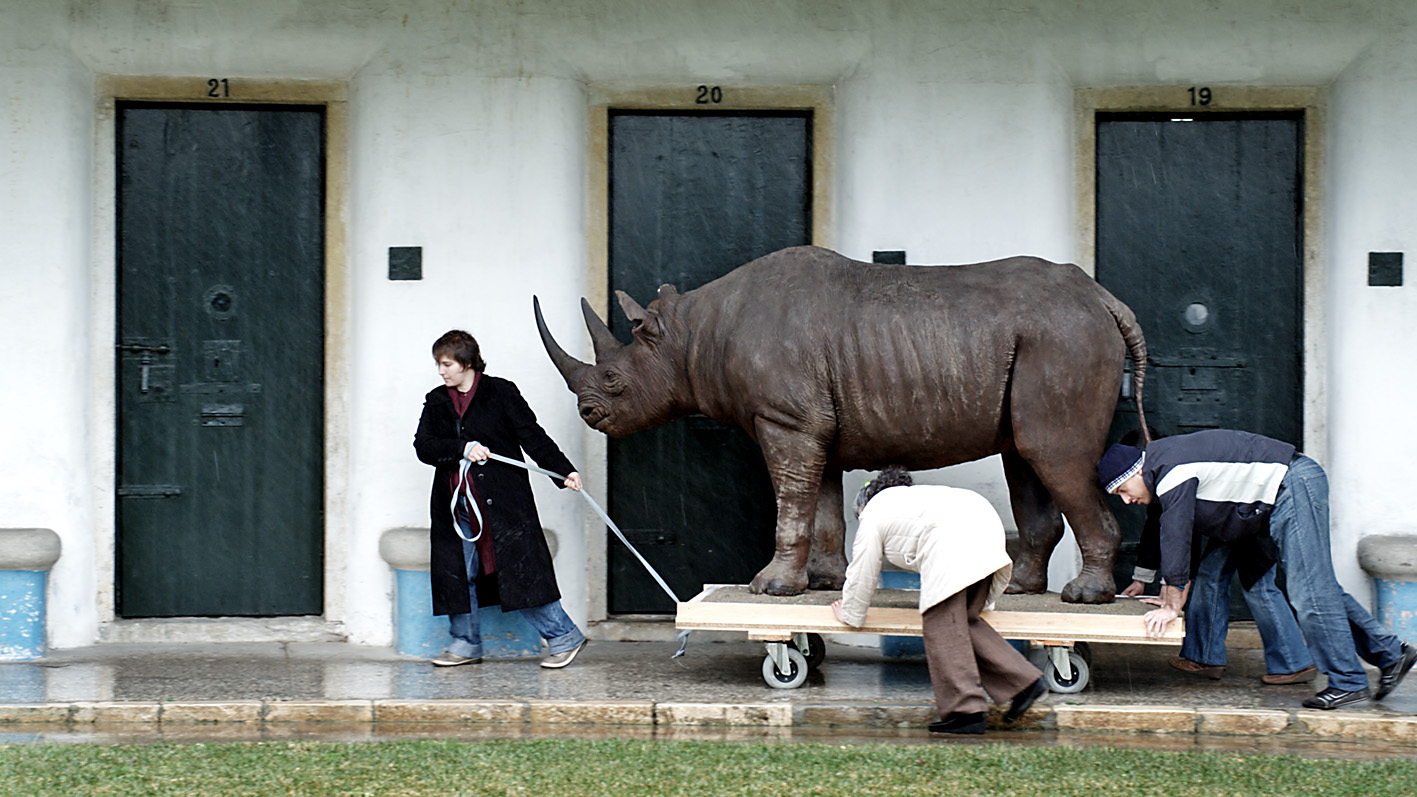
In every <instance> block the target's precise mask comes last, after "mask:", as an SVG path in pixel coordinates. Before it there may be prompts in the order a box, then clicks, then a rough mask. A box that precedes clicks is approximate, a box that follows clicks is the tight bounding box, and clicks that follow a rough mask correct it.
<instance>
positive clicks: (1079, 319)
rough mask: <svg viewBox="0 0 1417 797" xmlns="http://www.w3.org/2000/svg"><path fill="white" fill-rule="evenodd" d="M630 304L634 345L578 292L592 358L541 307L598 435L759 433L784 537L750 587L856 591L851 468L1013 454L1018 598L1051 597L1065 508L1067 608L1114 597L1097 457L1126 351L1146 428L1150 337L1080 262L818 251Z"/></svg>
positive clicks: (1008, 461)
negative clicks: (699, 419) (1073, 557)
mask: <svg viewBox="0 0 1417 797" xmlns="http://www.w3.org/2000/svg"><path fill="white" fill-rule="evenodd" d="M617 294H618V297H619V300H620V307H621V308H622V309H623V310H624V312H625V315H626V316H627V317H628V318H629V319H630V321H631V322H632V323H633V325H634V326H633V334H634V341H633V342H632V343H629V344H624V343H621V342H620V341H618V340H617V339H616V338H615V337H614V336H613V335H612V334H611V333H610V330H609V328H607V327H606V326H605V324H604V323H603V322H602V321H601V320H600V317H599V316H597V315H596V314H595V311H594V310H592V309H591V307H590V304H589V303H588V302H586V301H585V300H584V299H582V300H581V309H582V312H583V314H584V315H585V321H586V325H587V326H588V327H589V329H590V335H591V339H592V342H593V344H594V348H595V360H596V361H595V364H594V365H590V364H587V363H583V362H581V361H579V360H577V359H575V358H573V357H571V356H570V355H568V354H566V352H565V351H563V350H562V349H561V347H560V346H558V345H557V344H556V341H555V340H554V339H553V338H552V337H551V334H550V333H549V332H548V331H547V329H546V323H545V321H544V320H543V319H542V316H541V308H540V304H539V303H538V302H536V300H535V299H533V304H534V307H535V312H536V323H537V328H538V329H539V331H540V333H541V340H542V343H543V344H545V346H546V351H547V353H548V354H550V355H551V359H552V361H553V362H554V363H555V364H556V367H557V368H558V369H559V370H560V372H561V375H562V376H563V377H565V380H566V386H567V387H569V388H570V389H571V390H572V391H574V392H575V394H576V396H577V399H578V403H579V409H580V415H581V418H582V419H584V420H585V422H586V424H588V425H589V426H590V427H591V428H593V429H597V430H599V431H601V432H604V433H605V434H607V435H610V436H611V437H620V436H622V435H627V434H630V433H631V432H636V431H639V430H641V429H648V428H650V427H654V426H658V425H660V424H664V423H668V422H669V421H672V420H674V419H676V418H679V417H681V416H684V415H689V414H691V413H696V412H698V413H703V414H704V415H707V416H708V417H710V418H712V419H714V420H716V421H719V422H720V423H731V424H736V425H737V426H740V427H742V428H743V429H744V430H745V431H746V432H747V433H748V434H749V435H750V436H751V437H752V438H753V439H754V440H755V441H757V443H758V445H759V446H761V447H762V450H763V456H764V457H765V458H766V459H767V467H768V471H769V473H770V474H771V476H772V481H773V488H774V490H775V492H776V495H777V532H776V534H777V537H776V552H775V553H774V554H773V558H772V561H771V562H769V563H768V565H767V566H766V567H764V568H763V570H762V571H761V572H759V573H758V574H757V576H756V577H755V578H754V579H753V582H752V585H751V587H752V589H753V590H754V591H756V592H766V593H768V594H771V595H795V594H798V593H800V592H802V591H803V590H804V589H807V588H812V589H840V588H841V584H842V581H843V578H844V574H845V570H846V556H845V553H844V551H843V537H844V534H845V523H844V521H843V517H842V512H843V505H842V473H843V472H844V471H846V470H851V469H854V468H863V469H869V470H876V469H880V468H883V467H885V466H887V465H903V466H905V467H906V468H910V469H914V470H920V469H927V468H937V467H943V466H946V465H953V464H956V463H960V462H968V461H970V460H975V459H979V458H981V457H986V456H989V455H991V454H1001V455H1002V459H1003V465H1004V475H1005V478H1006V480H1007V483H1008V487H1009V492H1010V497H1011V503H1012V505H1013V512H1014V519H1015V520H1016V522H1017V523H1018V529H1019V541H1020V543H1021V546H1020V552H1019V556H1018V560H1017V561H1016V562H1015V567H1014V573H1013V580H1012V582H1011V583H1010V585H1009V590H1010V591H1011V592H1042V591H1043V590H1044V588H1045V586H1046V582H1047V570H1048V567H1047V565H1048V558H1049V556H1050V555H1051V554H1052V551H1053V547H1054V546H1055V545H1057V543H1058V540H1059V539H1060V538H1061V537H1062V534H1063V522H1062V517H1061V516H1060V515H1059V510H1060V509H1061V511H1062V513H1063V514H1064V515H1067V517H1068V520H1069V522H1070V523H1071V524H1072V528H1073V531H1074V533H1075V534H1076V536H1077V540H1078V543H1079V545H1080V546H1081V549H1082V557H1083V567H1082V572H1081V573H1080V574H1079V575H1078V576H1077V578H1075V579H1073V580H1072V581H1071V582H1069V583H1068V584H1067V586H1066V587H1065V588H1064V590H1063V594H1062V598H1063V600H1064V601H1068V602H1073V603H1103V602H1107V601H1110V600H1112V598H1113V593H1114V589H1115V586H1114V583H1113V579H1112V564H1113V560H1114V558H1115V556H1116V552H1117V545H1118V541H1119V536H1120V535H1119V533H1118V530H1117V522H1116V520H1115V519H1114V518H1113V517H1112V513H1111V512H1110V511H1109V510H1108V509H1107V506H1106V504H1105V503H1104V498H1103V494H1102V491H1101V490H1100V489H1098V486H1097V479H1096V473H1097V471H1096V465H1097V460H1098V458H1099V457H1101V456H1102V450H1103V448H1104V446H1105V444H1106V436H1107V431H1108V428H1109V426H1110V425H1111V421H1112V414H1113V411H1114V409H1115V408H1116V404H1117V396H1118V391H1119V389H1120V387H1121V382H1122V378H1123V370H1124V365H1125V359H1126V357H1127V355H1128V353H1130V354H1131V357H1132V362H1133V363H1134V364H1135V367H1134V369H1133V372H1132V379H1133V388H1134V395H1135V397H1136V402H1137V414H1138V418H1139V421H1140V424H1141V428H1142V429H1145V428H1146V426H1145V418H1144V417H1143V416H1142V414H1141V391H1142V382H1143V378H1144V373H1145V367H1146V365H1145V364H1146V342H1145V340H1144V339H1143V337H1142V333H1141V329H1140V328H1139V327H1138V325H1137V322H1136V317H1135V316H1134V315H1132V311H1131V310H1130V309H1129V308H1128V307H1127V306H1126V305H1125V304H1123V303H1122V302H1120V301H1118V300H1117V299H1116V298H1115V297H1114V296H1112V294H1110V293H1108V292H1107V290H1106V289H1105V288H1103V287H1102V286H1101V285H1099V284H1097V282H1096V281H1095V280H1093V279H1092V278H1091V277H1089V276H1088V275H1087V274H1086V273H1084V272H1083V271H1082V269H1079V268H1078V267H1077V266H1072V265H1060V264H1057V263H1050V262H1047V261H1045V260H1040V259H1037V258H1032V257H1015V258H1009V259H1007V260H998V261H994V262H991V263H979V264H975V265H966V266H935V267H915V266H898V265H874V264H870V263H861V262H857V261H854V260H850V259H848V258H846V257H843V256H841V255H839V254H837V253H835V252H832V251H829V250H826V249H820V248H817V247H811V246H803V247H795V248H792V249H784V250H781V251H779V252H774V253H772V254H770V255H766V256H764V257H761V258H759V259H757V260H754V261H752V262H751V263H748V264H746V265H743V266H740V267H739V268H737V269H734V270H733V271H732V272H730V273H728V274H726V275H724V276H723V277H721V278H719V279H716V280H714V281H713V282H710V283H708V284H707V285H704V286H702V287H700V288H697V289H695V290H691V291H688V292H686V293H683V294H680V293H679V292H677V291H676V290H675V289H674V287H673V286H672V285H664V286H661V287H660V289H659V297H658V298H657V299H655V300H654V301H652V302H650V304H649V307H641V306H640V305H639V304H637V303H636V302H635V300H634V299H631V298H630V297H629V296H627V295H626V294H625V293H623V292H617Z"/></svg>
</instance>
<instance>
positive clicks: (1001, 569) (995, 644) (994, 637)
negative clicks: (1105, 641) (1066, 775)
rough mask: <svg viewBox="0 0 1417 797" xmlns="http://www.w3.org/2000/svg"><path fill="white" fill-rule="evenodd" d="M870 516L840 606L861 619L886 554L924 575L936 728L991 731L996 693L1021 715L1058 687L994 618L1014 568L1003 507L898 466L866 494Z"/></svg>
mask: <svg viewBox="0 0 1417 797" xmlns="http://www.w3.org/2000/svg"><path fill="white" fill-rule="evenodd" d="M856 514H857V517H859V518H860V519H861V523H860V525H859V526H858V527H857V529H856V540H855V542H854V543H853V545H852V551H851V553H852V555H851V563H850V565H849V566H848V567H847V568H846V583H845V584H844V585H843V586H842V589H841V599H840V600H838V601H836V602H834V603H833V604H832V611H833V612H834V613H835V614H836V617H837V619H838V620H840V621H841V622H843V623H845V624H847V625H850V626H853V627H856V628H860V627H861V625H862V623H864V622H865V621H866V610H867V609H868V608H870V605H871V596H872V595H873V594H874V593H875V591H876V580H877V577H878V576H879V574H880V570H881V563H882V561H887V562H890V563H891V564H893V565H895V566H896V567H899V568H901V569H904V570H910V571H913V572H918V573H919V574H920V615H921V618H920V619H921V626H922V628H923V632H924V637H925V659H926V663H927V664H928V665H929V668H930V683H931V685H932V686H933V687H934V691H935V705H936V707H937V708H938V709H939V712H940V719H939V721H937V722H933V723H931V724H930V731H931V732H932V733H983V732H984V725H985V710H986V709H987V708H988V702H987V699H986V696H987V698H993V700H994V702H995V703H1003V702H1005V701H1010V700H1011V701H1012V703H1011V704H1010V706H1009V709H1008V711H1007V712H1006V714H1005V715H1004V721H1005V722H1013V721H1014V720H1016V719H1018V718H1019V717H1020V716H1022V715H1023V713H1024V712H1025V711H1027V710H1028V708H1029V706H1031V705H1033V701H1035V700H1037V699H1038V697H1039V696H1040V695H1042V694H1043V693H1044V692H1046V691H1047V690H1048V687H1047V684H1045V683H1044V681H1043V676H1042V673H1040V672H1039V671H1038V668H1037V667H1034V666H1033V665H1032V664H1030V663H1029V662H1028V659H1026V658H1024V656H1023V654H1021V653H1019V652H1018V650H1016V649H1015V648H1014V646H1013V645H1011V644H1010V643H1009V642H1008V640H1006V639H1004V638H1003V637H1001V636H999V634H998V632H997V631H995V630H994V629H993V628H991V627H990V626H989V624H988V623H986V622H984V620H982V619H981V618H980V616H979V614H980V612H982V611H984V610H985V609H986V608H988V607H990V606H992V605H993V603H994V601H995V600H996V599H997V598H998V596H999V595H1000V594H1001V593H1002V592H1003V591H1004V587H1006V586H1007V585H1008V583H1009V576H1010V575H1011V574H1012V573H1013V562H1012V561H1011V560H1010V559H1009V555H1008V552H1007V551H1005V550H1004V525H1003V523H1002V522H1001V521H1000V520H999V514H998V513H997V512H995V511H994V507H993V506H992V505H991V504H990V503H989V502H988V501H987V500H986V499H985V498H984V497H983V496H981V495H979V494H978V493H975V492H972V491H970V490H962V489H958V488H955V487H945V486H940V485H923V484H922V485H914V484H912V481H911V478H910V473H909V472H908V471H906V470H905V469H904V468H898V467H891V468H887V469H886V470H884V471H882V472H881V473H880V475H878V476H877V477H876V478H874V479H872V480H871V481H870V482H867V484H866V486H864V487H862V488H861V491H860V492H859V493H858V494H857V496H856Z"/></svg>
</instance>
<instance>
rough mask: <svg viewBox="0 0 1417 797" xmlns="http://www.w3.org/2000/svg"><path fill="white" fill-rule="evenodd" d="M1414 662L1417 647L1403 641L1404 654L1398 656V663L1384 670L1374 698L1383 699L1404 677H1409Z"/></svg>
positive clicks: (1416, 655)
mask: <svg viewBox="0 0 1417 797" xmlns="http://www.w3.org/2000/svg"><path fill="white" fill-rule="evenodd" d="M1414 662H1417V648H1414V647H1412V646H1411V645H1409V644H1407V643H1406V642H1403V643H1402V655H1400V656H1399V657H1398V659H1397V663H1396V664H1394V665H1392V666H1391V667H1389V668H1387V669H1386V670H1383V675H1382V677H1381V678H1379V679H1378V691H1377V692H1375V693H1373V699H1374V700H1382V699H1383V698H1385V697H1387V696H1388V695H1389V694H1390V693H1391V692H1392V690H1394V689H1396V688H1397V685H1398V684H1400V683H1402V679H1403V678H1406V677H1407V671H1408V670H1410V669H1412V665H1413V663H1414Z"/></svg>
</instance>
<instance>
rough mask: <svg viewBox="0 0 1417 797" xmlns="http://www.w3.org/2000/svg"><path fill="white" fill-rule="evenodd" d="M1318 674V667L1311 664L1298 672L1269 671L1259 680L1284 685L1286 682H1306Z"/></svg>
mask: <svg viewBox="0 0 1417 797" xmlns="http://www.w3.org/2000/svg"><path fill="white" fill-rule="evenodd" d="M1318 674H1319V668H1318V667H1315V666H1314V665H1312V664H1311V665H1309V666H1308V667H1305V668H1304V669H1302V670H1300V671H1298V672H1290V673H1270V674H1269V675H1264V676H1261V677H1260V682H1261V683H1266V684H1269V685H1270V686H1284V685H1286V684H1306V683H1308V682H1310V681H1312V680H1314V678H1315V677H1317V676H1318Z"/></svg>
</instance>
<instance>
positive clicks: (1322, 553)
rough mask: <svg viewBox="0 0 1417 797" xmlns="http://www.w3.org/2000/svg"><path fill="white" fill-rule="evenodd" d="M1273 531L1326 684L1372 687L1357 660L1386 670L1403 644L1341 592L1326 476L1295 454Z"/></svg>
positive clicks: (1291, 597)
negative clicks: (1330, 528) (1335, 568)
mask: <svg viewBox="0 0 1417 797" xmlns="http://www.w3.org/2000/svg"><path fill="white" fill-rule="evenodd" d="M1269 533H1270V536H1271V537H1273V538H1274V542H1275V544H1276V545H1277V546H1278V547H1279V562H1280V565H1281V566H1282V567H1283V568H1284V579H1285V588H1286V589H1287V590H1288V592H1289V602H1290V603H1292V604H1293V605H1294V610H1295V612H1296V613H1297V614H1298V616H1299V627H1300V628H1302V629H1303V630H1304V638H1305V639H1306V640H1307V641H1308V643H1309V651H1310V652H1312V653H1313V654H1314V659H1315V661H1316V662H1317V663H1318V667H1319V669H1320V670H1322V671H1323V672H1324V674H1325V675H1327V676H1328V685H1329V686H1332V687H1337V688H1339V689H1342V690H1344V691H1347V692H1355V691H1357V690H1359V689H1364V688H1366V687H1367V686H1368V674H1367V673H1366V672H1364V670H1363V665H1362V664H1361V663H1359V661H1358V658H1359V656H1362V658H1363V659H1364V660H1366V661H1367V662H1368V663H1369V664H1372V665H1373V666H1375V667H1378V668H1379V669H1385V668H1387V667H1390V666H1392V665H1393V664H1395V663H1397V661H1398V659H1399V657H1400V656H1401V655H1402V653H1401V650H1402V643H1401V641H1400V640H1398V638H1397V637H1395V636H1393V635H1392V633H1390V632H1389V631H1388V630H1387V629H1386V628H1384V627H1383V626H1382V624H1381V623H1379V622H1378V621H1377V620H1375V619H1373V616H1372V615H1371V614H1369V613H1368V611H1367V610H1366V609H1364V608H1363V607H1362V605H1360V604H1359V603H1358V601H1356V600H1354V599H1353V596H1351V595H1349V594H1348V593H1347V592H1344V591H1343V587H1342V586H1340V585H1339V583H1338V578H1337V577H1336V576H1335V575H1334V573H1333V553H1332V550H1331V549H1330V547H1329V539H1328V476H1327V475H1325V474H1324V470H1323V468H1321V467H1319V464H1318V463H1317V462H1314V461H1313V460H1312V459H1309V458H1308V457H1306V456H1303V455H1295V457H1294V461H1293V462H1291V463H1290V464H1289V473H1288V474H1287V475H1285V477H1284V482H1283V483H1282V485H1281V487H1280V490H1279V497H1278V498H1277V499H1275V502H1274V512H1273V514H1271V515H1270V519H1269Z"/></svg>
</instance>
